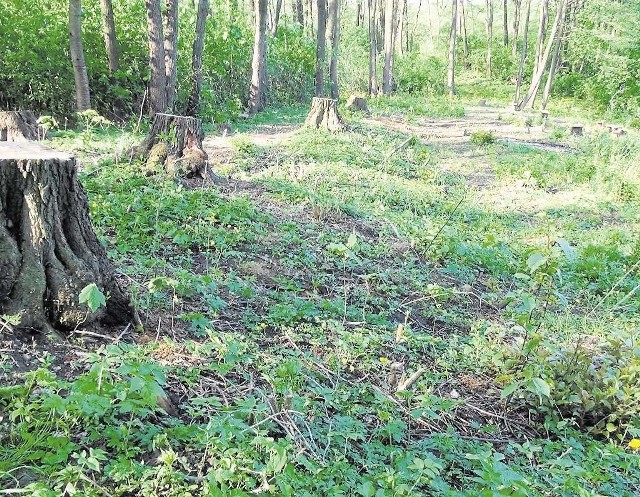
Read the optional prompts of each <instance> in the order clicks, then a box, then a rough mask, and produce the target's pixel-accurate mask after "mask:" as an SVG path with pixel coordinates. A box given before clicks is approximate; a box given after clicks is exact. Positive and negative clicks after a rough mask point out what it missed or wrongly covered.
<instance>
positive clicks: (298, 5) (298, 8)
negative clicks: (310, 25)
mask: <svg viewBox="0 0 640 497" xmlns="http://www.w3.org/2000/svg"><path fill="white" fill-rule="evenodd" d="M294 2H295V14H296V21H297V22H298V24H299V25H300V27H302V28H304V10H303V7H302V0H294Z"/></svg>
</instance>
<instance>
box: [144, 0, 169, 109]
mask: <svg viewBox="0 0 640 497" xmlns="http://www.w3.org/2000/svg"><path fill="white" fill-rule="evenodd" d="M145 5H146V11H147V37H148V40H149V68H150V70H151V81H150V83H149V114H150V115H151V116H153V115H154V114H156V113H158V112H164V111H165V110H166V109H167V70H166V65H165V49H164V41H163V40H164V35H163V29H162V9H161V6H160V0H145Z"/></svg>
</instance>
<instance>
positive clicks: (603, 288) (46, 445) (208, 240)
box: [0, 97, 640, 497]
mask: <svg viewBox="0 0 640 497" xmlns="http://www.w3.org/2000/svg"><path fill="white" fill-rule="evenodd" d="M370 107H371V114H370V115H369V116H364V115H359V114H355V113H350V112H347V111H344V112H343V114H344V117H345V120H346V121H347V122H348V123H349V125H350V129H349V131H347V132H345V133H341V134H336V135H332V134H329V133H325V132H321V131H314V130H309V129H304V128H302V127H301V124H302V122H303V121H304V117H305V109H304V108H301V107H300V108H294V109H284V110H277V111H271V112H267V113H265V114H262V115H260V116H257V117H255V118H253V119H250V120H246V121H242V122H238V123H236V124H235V125H234V126H233V131H234V132H233V133H231V134H230V135H225V136H221V135H220V133H208V134H207V137H206V139H205V147H206V150H207V152H208V153H209V158H210V162H211V170H212V172H213V175H212V176H211V177H210V178H207V179H206V180H200V179H190V180H175V179H174V178H167V177H164V176H162V175H156V176H146V175H145V174H144V173H143V172H142V171H141V169H140V166H139V164H137V163H135V162H134V163H130V162H129V161H128V160H127V159H126V154H124V151H125V150H126V148H127V147H128V146H129V145H130V143H131V141H132V140H137V139H139V136H137V135H136V136H134V135H132V134H130V133H127V132H125V131H123V130H119V129H107V130H92V131H86V130H85V131H84V132H80V133H75V132H67V133H58V136H57V137H56V138H54V139H53V140H52V142H51V145H52V146H55V147H60V148H63V149H66V150H71V151H73V152H74V153H75V154H78V155H79V156H80V160H81V163H82V169H83V171H82V174H81V179H82V181H83V183H84V185H85V187H86V188H87V190H88V193H89V197H90V206H91V214H92V217H93V220H94V224H95V227H96V230H97V231H98V233H99V235H100V236H101V237H102V239H103V240H104V241H105V243H106V244H107V246H108V248H109V254H110V256H111V258H112V259H113V260H114V262H115V263H116V265H117V267H118V269H119V272H120V274H121V277H122V281H123V284H125V285H126V286H127V288H128V289H129V291H130V292H131V294H132V296H133V298H134V301H135V303H136V305H137V306H138V308H139V309H140V313H141V317H142V320H143V323H144V329H143V330H142V329H135V328H134V326H128V327H123V328H121V329H118V330H104V331H103V333H101V334H103V335H104V336H92V335H87V334H83V330H78V332H77V333H75V334H73V335H72V336H71V338H70V341H69V343H63V344H59V343H58V344H49V347H48V348H42V347H38V346H34V345H32V344H30V343H28V342H25V341H24V340H18V339H17V338H16V337H15V336H13V335H12V334H11V333H9V332H8V331H7V330H4V331H3V332H2V335H1V337H0V338H1V339H2V341H0V358H2V359H3V360H4V362H2V369H1V370H0V374H3V375H4V376H5V379H6V383H7V384H8V385H10V386H8V387H0V488H6V489H7V490H8V491H9V492H16V493H27V492H32V495H42V496H45V495H46V496H48V495H61V494H62V493H63V492H66V494H69V495H73V494H74V493H76V494H80V495H88V496H93V495H143V496H160V495H162V496H176V497H177V496H181V497H182V496H187V495H212V496H214V495H215V496H217V495H220V496H226V495H229V496H231V495H233V496H236V495H238V496H239V495H251V494H254V495H255V494H258V495H295V496H305V495H307V496H319V495H323V496H324V495H327V496H334V495H335V496H339V495H355V496H364V497H369V496H376V497H378V496H380V497H383V496H403V495H406V496H410V495H416V496H417V495H437V496H463V495H464V496H467V495H468V496H477V495H488V496H489V495H491V496H493V495H511V496H576V495H580V496H596V495H606V496H612V497H613V496H633V495H637V494H638V493H639V492H640V461H639V458H638V456H637V455H636V454H635V453H634V452H633V451H632V450H631V448H629V445H628V444H629V441H630V440H631V439H633V438H634V437H636V438H637V437H638V436H639V435H640V431H638V429H639V428H638V425H637V423H636V421H634V419H635V418H637V415H638V413H639V412H640V406H638V403H637V399H638V398H640V393H638V387H637V386H636V385H637V377H638V375H639V374H640V373H639V372H640V359H639V358H640V351H639V350H638V346H637V345H636V343H637V340H636V339H637V335H638V317H637V316H638V310H639V307H640V305H639V302H638V299H637V296H636V294H635V292H636V291H637V289H638V285H639V284H640V275H639V274H638V270H637V268H638V266H640V242H639V240H640V238H639V235H640V180H639V175H638V172H637V168H636V167H635V164H636V161H637V158H639V157H640V147H639V146H638V145H637V135H636V133H635V132H633V133H631V134H630V136H628V137H623V138H622V139H614V138H612V137H610V136H609V135H608V134H607V133H604V132H603V131H602V130H599V129H597V127H596V126H595V125H593V126H591V125H589V123H586V124H587V132H586V133H585V136H581V137H577V136H572V135H571V134H570V133H569V127H570V125H571V124H573V123H574V121H573V120H572V119H569V118H562V117H559V116H552V118H550V120H549V122H548V123H546V126H545V127H544V128H543V127H542V122H541V118H540V117H539V116H538V114H537V113H534V112H531V113H528V114H524V115H520V114H516V113H514V112H513V111H511V110H509V109H505V108H503V107H499V106H497V105H492V104H491V103H489V105H487V106H479V105H475V104H474V103H471V102H453V103H452V102H449V101H446V100H444V99H420V98H413V97H395V98H391V99H376V100H374V101H372V102H370ZM36 367H37V369H34V368H36ZM28 370H31V371H32V372H28ZM611 385H616V387H615V388H614V389H612V388H611ZM620 392H626V393H625V395H626V397H625V396H623V397H620V396H621V393H620ZM3 410H4V411H3ZM3 413H4V414H3ZM2 428H7V431H6V433H4V434H3V431H2ZM38 492H39V493H38ZM5 493H6V492H5ZM0 495H2V492H1V491H0Z"/></svg>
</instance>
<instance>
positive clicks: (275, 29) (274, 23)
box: [271, 0, 282, 36]
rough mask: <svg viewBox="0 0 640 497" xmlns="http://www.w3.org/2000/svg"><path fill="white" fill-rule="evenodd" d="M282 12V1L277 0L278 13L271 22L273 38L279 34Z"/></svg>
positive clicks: (276, 12)
mask: <svg viewBox="0 0 640 497" xmlns="http://www.w3.org/2000/svg"><path fill="white" fill-rule="evenodd" d="M281 10H282V0H276V11H275V13H274V14H273V20H272V22H271V36H276V35H277V34H278V23H279V22H280V11H281Z"/></svg>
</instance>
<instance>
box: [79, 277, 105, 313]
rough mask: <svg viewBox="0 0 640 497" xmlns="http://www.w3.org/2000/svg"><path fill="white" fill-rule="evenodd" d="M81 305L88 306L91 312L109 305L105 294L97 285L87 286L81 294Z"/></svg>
mask: <svg viewBox="0 0 640 497" xmlns="http://www.w3.org/2000/svg"><path fill="white" fill-rule="evenodd" d="M79 298H80V303H81V304H87V306H88V307H89V309H91V312H96V311H97V310H98V309H99V308H100V307H103V306H105V305H107V300H106V298H105V296H104V293H102V292H101V291H100V289H99V288H98V286H97V285H96V284H95V283H91V284H89V285H87V286H85V287H84V288H83V289H82V291H81V292H80V297H79Z"/></svg>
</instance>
